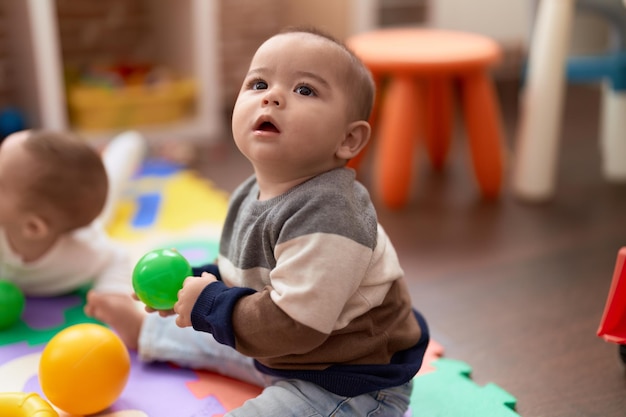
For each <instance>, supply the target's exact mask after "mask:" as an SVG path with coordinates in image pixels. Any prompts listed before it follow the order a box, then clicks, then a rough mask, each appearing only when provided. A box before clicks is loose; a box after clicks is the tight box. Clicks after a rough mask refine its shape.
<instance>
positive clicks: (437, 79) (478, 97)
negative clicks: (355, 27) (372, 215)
mask: <svg viewBox="0 0 626 417" xmlns="http://www.w3.org/2000/svg"><path fill="white" fill-rule="evenodd" d="M346 44H347V45H348V47H349V48H350V49H351V50H352V51H353V52H354V53H355V54H356V55H357V56H358V57H359V58H361V60H362V61H363V62H364V64H365V65H366V66H367V67H368V68H369V69H370V71H371V72H372V74H373V76H374V80H375V81H376V84H377V90H378V93H377V103H376V105H375V110H374V112H373V116H372V118H371V120H370V123H371V124H372V126H373V127H374V128H377V131H376V135H375V140H376V141H377V144H376V146H377V149H376V153H375V156H374V159H375V164H374V181H375V188H376V191H377V192H378V193H379V194H380V196H381V197H382V201H383V203H384V204H385V205H387V206H388V207H390V208H401V207H403V206H404V205H406V204H407V202H408V199H409V190H410V187H411V178H412V171H413V167H414V165H415V158H414V154H415V149H416V145H417V144H418V143H419V139H420V138H423V139H424V141H425V144H426V147H427V149H428V154H429V157H430V160H431V163H432V165H433V166H434V167H435V169H441V168H442V167H443V165H444V162H445V159H446V155H447V153H448V148H449V143H450V136H451V131H452V129H451V126H452V121H453V117H452V116H453V114H452V110H453V103H452V100H453V93H454V84H455V83H456V82H458V83H459V87H460V96H461V104H462V106H461V107H462V111H463V116H464V120H465V127H466V131H467V136H468V139H469V143H470V151H471V156H472V162H473V168H474V173H475V177H476V179H477V182H478V185H479V187H480V189H481V191H482V194H483V196H485V197H487V198H495V197H497V196H498V195H499V192H500V187H501V182H502V177H503V156H504V152H503V150H504V147H503V142H504V141H503V135H502V129H501V126H500V110H499V106H498V103H497V100H496V96H495V88H494V86H493V83H492V80H491V78H490V76H489V69H490V67H491V66H493V65H494V64H495V63H496V62H498V61H499V59H500V57H501V49H500V47H499V45H498V44H497V43H496V42H495V41H493V40H492V39H490V38H488V37H485V36H482V35H478V34H473V33H466V32H459V31H448V30H438V29H422V28H398V29H380V30H375V31H371V32H365V33H361V34H357V35H354V36H352V37H349V38H348V39H347V40H346ZM383 79H385V81H386V82H385V83H384V85H385V91H384V92H382V93H381V92H380V90H381V88H382V86H383ZM379 113H380V114H379ZM378 124H379V125H380V126H376V125H378ZM360 160H361V158H360V157H359V158H356V159H355V160H354V161H352V162H351V164H350V165H351V166H352V167H354V168H357V167H358V164H359V163H360Z"/></svg>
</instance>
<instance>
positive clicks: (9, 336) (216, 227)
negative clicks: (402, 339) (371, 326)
mask: <svg viewBox="0 0 626 417" xmlns="http://www.w3.org/2000/svg"><path fill="white" fill-rule="evenodd" d="M127 188H128V189H127V190H126V191H125V193H124V195H123V198H122V200H121V201H120V203H119V207H118V209H117V211H116V215H115V217H114V219H113V220H112V222H111V225H110V227H109V232H110V233H111V235H112V236H113V237H114V238H115V239H117V240H119V241H120V243H121V244H123V245H125V247H126V248H127V249H128V250H129V251H130V253H131V255H132V257H133V258H134V260H138V259H139V258H140V257H141V256H143V254H145V253H146V252H148V251H150V250H152V249H156V248H162V247H174V248H177V249H178V250H179V251H180V252H181V253H182V254H183V255H185V257H186V258H187V259H188V260H189V261H190V263H192V264H201V263H204V262H210V261H211V260H213V259H214V258H215V256H216V255H217V247H218V241H219V233H220V231H221V227H220V226H221V223H222V221H223V219H224V216H225V214H226V209H227V204H228V195H227V194H226V193H224V192H223V191H221V190H219V189H217V188H215V187H214V186H213V184H211V183H210V182H209V181H207V180H204V179H201V178H199V177H198V176H196V175H195V174H194V173H193V172H191V171H189V170H186V169H184V168H183V167H181V166H178V165H175V164H172V163H169V162H164V161H154V160H150V161H147V162H146V163H145V164H144V166H143V168H142V170H141V172H140V173H139V174H138V175H137V176H136V177H135V178H134V179H133V180H132V181H131V183H130V184H128V187H127ZM86 291H87V289H81V290H79V291H76V292H74V293H72V294H69V295H66V296H61V297H55V298H27V300H26V308H25V311H24V313H23V315H22V318H21V320H20V322H18V323H17V324H16V325H14V326H12V327H10V328H8V329H5V330H3V331H0V393H2V392H15V391H17V392H35V393H38V394H39V395H41V397H42V398H45V395H44V394H43V392H42V390H41V386H40V383H39V379H38V376H37V372H38V367H39V359H40V357H41V352H42V350H43V349H44V347H45V345H46V342H47V341H49V340H50V339H51V338H52V337H53V336H54V335H55V334H56V333H57V332H59V331H60V330H62V329H63V328H66V327H68V326H70V325H73V324H78V323H86V322H94V320H92V319H90V318H88V317H86V316H85V315H84V313H83V309H82V307H83V305H84V297H85V294H86ZM443 351H444V349H443V347H442V346H441V345H439V344H437V343H436V342H434V341H432V342H431V344H430V346H429V349H428V351H427V356H426V358H425V362H424V366H423V367H422V370H421V371H420V373H419V374H418V375H417V376H416V378H415V380H414V384H415V385H414V387H415V388H414V392H413V395H412V397H411V409H410V410H409V411H408V412H407V414H406V416H407V417H409V416H413V415H414V416H416V417H417V416H424V417H460V416H463V417H514V416H519V415H518V414H517V413H516V412H515V411H514V408H515V398H514V397H512V396H511V395H510V394H509V393H507V392H506V391H504V390H502V389H501V388H500V387H498V386H497V385H495V384H487V385H485V386H479V385H477V384H475V383H474V382H473V381H472V380H471V377H470V373H471V368H470V367H469V366H468V365H467V364H465V363H463V362H460V361H455V360H452V359H447V358H442V355H443ZM260 392H261V388H260V387H256V386H253V385H250V384H248V383H244V382H240V381H237V380H234V379H231V378H228V377H225V376H221V375H218V374H215V373H212V372H206V371H194V370H190V369H184V368H180V367H176V366H174V365H171V364H167V363H150V364H146V363H141V362H139V361H138V360H137V357H136V355H135V353H134V352H131V371H130V376H129V379H128V382H127V384H126V386H125V388H124V391H123V392H122V394H121V395H120V396H119V398H118V399H117V401H116V402H115V403H114V404H113V405H112V406H111V407H110V408H109V409H107V410H105V411H103V412H101V413H99V414H97V416H100V417H105V416H107V417H200V416H202V417H219V416H223V415H224V414H225V413H226V412H228V411H229V410H232V409H234V408H236V407H238V406H239V405H241V404H242V403H243V402H244V401H246V400H247V399H249V398H252V397H254V396H256V395H257V394H258V393H260ZM58 411H59V415H60V416H61V417H69V416H70V415H69V414H66V413H63V412H62V411H60V410H58ZM0 417H3V416H0ZM72 417H80V416H72Z"/></svg>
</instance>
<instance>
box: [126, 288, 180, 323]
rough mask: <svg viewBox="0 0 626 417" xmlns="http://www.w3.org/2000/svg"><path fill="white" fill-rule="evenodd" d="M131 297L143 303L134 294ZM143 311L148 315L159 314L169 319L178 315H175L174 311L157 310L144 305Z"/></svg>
mask: <svg viewBox="0 0 626 417" xmlns="http://www.w3.org/2000/svg"><path fill="white" fill-rule="evenodd" d="M131 296H132V297H133V300H135V301H141V300H140V299H139V297H137V294H135V293H132V294H131ZM143 309H144V310H146V312H147V313H159V316H161V317H167V316H172V315H174V314H176V313H174V310H155V309H154V308H152V307H148V306H147V305H144V307H143Z"/></svg>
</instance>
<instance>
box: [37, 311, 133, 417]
mask: <svg viewBox="0 0 626 417" xmlns="http://www.w3.org/2000/svg"><path fill="white" fill-rule="evenodd" d="M129 373H130V356H129V355H128V350H127V349H126V346H124V343H123V342H122V341H121V340H120V338H119V337H118V336H117V335H116V334H115V333H113V332H112V331H111V330H109V329H108V328H106V327H104V326H101V325H98V324H91V323H85V324H76V325H74V326H70V327H68V328H66V329H64V330H61V331H60V332H59V333H57V334H56V335H55V336H54V337H53V338H52V339H50V341H49V342H48V344H47V345H46V347H45V348H44V350H43V352H42V353H41V360H40V362H39V382H40V384H41V389H42V391H43V393H44V394H45V395H46V397H47V399H48V401H50V402H51V403H52V404H54V405H55V406H57V407H58V408H60V409H61V410H63V411H65V412H67V413H69V414H78V415H85V414H94V413H97V412H100V411H102V410H104V409H106V408H108V407H109V406H111V405H112V404H113V403H114V402H115V401H116V400H117V398H118V397H119V396H120V394H121V393H122V391H123V390H124V387H125V386H126V382H127V381H128V376H129Z"/></svg>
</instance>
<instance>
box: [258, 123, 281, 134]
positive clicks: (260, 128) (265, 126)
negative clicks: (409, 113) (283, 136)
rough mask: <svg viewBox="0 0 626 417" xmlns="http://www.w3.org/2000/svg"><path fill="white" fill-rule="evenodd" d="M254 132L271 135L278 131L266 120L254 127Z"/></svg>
mask: <svg viewBox="0 0 626 417" xmlns="http://www.w3.org/2000/svg"><path fill="white" fill-rule="evenodd" d="M255 130H257V131H261V132H272V133H279V132H280V130H278V128H277V127H276V126H275V125H274V123H272V122H270V121H267V120H266V121H264V122H261V123H259V125H258V126H257V127H256V129H255Z"/></svg>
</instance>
